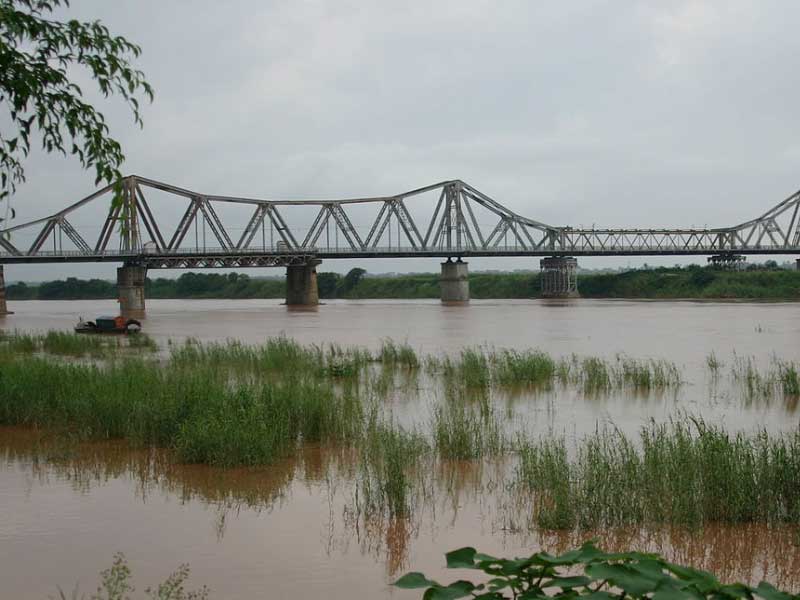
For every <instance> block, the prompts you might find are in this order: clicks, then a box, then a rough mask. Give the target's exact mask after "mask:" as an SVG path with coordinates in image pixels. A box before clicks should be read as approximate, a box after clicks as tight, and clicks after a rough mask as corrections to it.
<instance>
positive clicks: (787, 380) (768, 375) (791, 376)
mask: <svg viewBox="0 0 800 600" xmlns="http://www.w3.org/2000/svg"><path fill="white" fill-rule="evenodd" d="M731 377H732V379H733V381H734V383H736V384H738V385H739V386H740V387H741V389H742V391H743V393H744V395H745V397H746V398H748V399H751V398H766V399H770V398H772V397H774V396H780V395H782V396H784V397H795V398H796V397H798V396H800V372H798V367H797V365H796V364H795V363H793V362H790V361H784V360H780V359H778V358H777V357H773V358H772V360H771V362H770V364H769V366H768V367H766V368H765V369H759V367H758V365H757V364H756V362H755V359H754V358H753V357H743V356H736V355H734V360H733V364H732V366H731Z"/></svg>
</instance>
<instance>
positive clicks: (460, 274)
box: [439, 258, 469, 302]
mask: <svg viewBox="0 0 800 600" xmlns="http://www.w3.org/2000/svg"><path fill="white" fill-rule="evenodd" d="M439 288H440V289H441V298H442V302H469V270H468V269H467V263H465V262H464V261H462V260H461V259H460V258H459V259H458V260H457V261H455V262H453V261H452V260H450V259H449V258H448V259H447V261H446V262H443V263H442V273H441V276H440V277H439Z"/></svg>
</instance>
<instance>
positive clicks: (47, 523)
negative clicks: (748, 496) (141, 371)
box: [0, 300, 800, 599]
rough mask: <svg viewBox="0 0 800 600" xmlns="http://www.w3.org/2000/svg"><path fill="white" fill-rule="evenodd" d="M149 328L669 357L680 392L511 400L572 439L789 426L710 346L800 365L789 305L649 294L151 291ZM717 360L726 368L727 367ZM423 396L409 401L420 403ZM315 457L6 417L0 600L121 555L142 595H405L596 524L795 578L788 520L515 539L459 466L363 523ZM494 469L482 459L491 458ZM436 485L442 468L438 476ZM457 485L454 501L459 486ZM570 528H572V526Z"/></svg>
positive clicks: (41, 305) (79, 306)
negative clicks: (413, 499) (143, 443)
mask: <svg viewBox="0 0 800 600" xmlns="http://www.w3.org/2000/svg"><path fill="white" fill-rule="evenodd" d="M9 308H10V309H11V310H14V311H15V314H14V315H11V316H9V317H6V318H5V319H4V320H3V322H2V323H0V326H2V327H3V328H5V329H7V330H13V329H17V330H20V331H45V330H50V329H64V330H66V329H69V328H71V327H72V325H74V323H75V322H76V321H77V318H78V317H79V316H83V317H84V318H93V317H95V316H97V315H99V314H104V313H109V314H113V313H114V312H115V310H116V303H115V302H114V301H62V302H43V301H28V302H14V303H11V304H10V307H9ZM144 328H145V330H146V331H147V332H148V333H149V334H150V335H151V336H152V337H154V338H155V339H156V340H157V341H158V342H159V344H160V345H161V346H162V347H163V348H167V347H168V346H169V344H170V343H176V342H180V341H182V340H184V339H185V338H189V337H191V338H197V339H199V340H202V341H219V340H226V339H237V340H241V341H243V342H246V343H254V344H255V343H260V342H262V341H264V340H265V339H266V338H267V337H270V336H278V335H285V336H287V337H291V338H295V339H297V340H298V341H300V342H302V343H304V344H306V343H315V344H327V343H337V344H341V345H348V346H349V345H357V346H365V347H368V348H371V349H375V348H377V347H378V346H379V345H380V343H381V341H382V340H383V339H385V338H391V339H394V340H397V341H407V342H408V343H409V344H410V345H411V346H413V347H414V348H416V349H417V350H419V351H421V352H424V353H428V354H439V353H458V352H459V351H460V350H461V349H462V348H463V347H465V346H475V345H483V346H488V347H494V348H511V349H527V348H539V349H542V350H545V351H547V352H548V353H550V354H552V355H554V356H562V355H570V354H573V353H575V354H578V355H581V356H601V357H614V356H616V355H617V354H619V353H624V354H626V355H629V356H631V357H635V358H654V359H664V360H668V361H671V362H674V363H676V364H677V365H678V367H679V369H680V371H681V374H682V376H683V378H684V379H685V381H686V384H685V385H684V386H682V387H681V388H680V390H678V391H675V392H670V393H668V394H665V395H648V396H641V395H633V394H630V393H623V392H620V393H618V394H612V395H609V396H607V397H603V398H587V397H585V396H583V395H581V394H577V393H574V392H565V391H560V390H555V391H551V392H549V393H547V394H544V395H538V396H527V395H524V394H523V395H522V396H515V397H514V398H513V399H508V402H509V405H510V406H511V410H512V411H513V412H515V414H517V415H518V416H519V417H520V419H522V420H523V421H524V422H525V426H527V427H534V428H538V429H539V430H541V431H542V432H546V431H553V430H555V431H559V432H565V433H567V434H569V435H571V436H575V437H577V436H580V435H581V434H582V433H585V432H590V431H592V430H593V429H595V428H596V427H598V426H600V425H606V424H613V425H614V426H618V427H620V428H622V429H623V430H626V431H635V430H636V429H637V428H638V427H640V426H641V425H642V424H643V423H645V422H646V421H647V420H648V419H650V418H654V419H656V420H664V419H668V418H670V417H671V416H674V415H676V414H679V413H681V412H687V413H691V414H694V415H699V416H702V417H703V418H705V419H707V420H709V421H710V422H714V423H722V424H724V425H725V426H726V427H728V428H733V429H744V430H747V429H752V428H755V427H765V428H766V429H768V430H769V431H780V430H788V429H795V428H797V427H798V420H799V419H800V414H798V411H797V403H796V402H795V401H786V400H784V399H780V400H776V401H769V402H766V401H761V402H746V401H743V400H742V398H741V397H740V395H739V394H738V393H737V391H736V390H735V389H734V387H732V386H727V385H712V382H710V381H709V375H708V373H707V366H706V363H707V358H708V356H709V355H710V354H711V353H714V355H715V356H717V357H718V358H719V359H720V360H721V361H723V363H724V364H725V365H731V364H733V362H734V361H735V360H736V356H738V357H740V358H741V357H752V360H753V361H754V362H755V363H757V364H759V365H767V364H769V363H770V361H772V360H773V359H774V358H775V357H778V358H780V359H783V360H792V361H800V305H798V304H793V303H743V302H735V303H734V302H731V303H721V302H655V301H644V302H641V301H621V300H620V301H597V300H574V301H553V302H549V301H540V300H530V301H514V300H510V301H496V300H492V301H479V300H475V301H472V302H471V303H470V304H469V305H465V306H442V305H441V304H440V303H439V302H436V301H425V300H421V301H397V300H393V301H363V302H362V301H330V302H329V303H327V304H325V305H323V306H320V307H318V308H317V309H314V310H290V309H287V308H286V307H284V306H282V305H281V304H280V303H279V302H278V301H272V300H239V301H229V300H151V301H149V302H148V306H147V316H146V319H145V320H144ZM724 368H727V366H726V367H724ZM426 406H427V403H426V399H425V394H424V393H419V394H417V395H416V396H415V398H414V399H413V400H412V401H410V402H409V403H406V404H405V405H404V409H403V410H404V411H405V413H407V414H406V415H405V416H406V418H415V416H416V417H418V415H420V414H424V413H425V410H427V408H426ZM327 454H328V451H327V450H326V449H324V448H308V449H307V456H304V457H303V460H287V461H285V462H284V463H281V464H279V465H274V466H272V467H270V468H264V469H230V470H222V469H214V468H210V467H205V466H192V465H176V464H174V463H172V462H171V461H170V460H169V458H168V457H166V456H164V455H163V453H161V452H159V451H145V450H131V449H130V448H128V447H127V446H126V445H125V444H122V443H116V442H115V443H104V444H79V445H74V444H67V445H65V444H64V443H62V442H59V441H58V440H56V439H54V438H53V436H50V435H47V434H44V433H42V432H31V431H26V430H21V429H16V428H6V429H0V590H2V592H1V593H0V596H2V597H8V598H47V597H48V596H50V595H54V594H55V593H56V586H61V587H62V588H63V589H64V590H65V591H66V592H67V593H68V592H69V591H71V589H72V588H73V587H74V586H75V584H76V583H79V584H80V589H81V590H82V591H83V592H84V593H90V592H91V591H93V590H94V588H95V586H96V581H97V574H98V572H99V571H100V570H101V569H103V568H105V567H107V566H109V565H110V562H111V557H112V555H113V553H114V552H118V551H119V552H124V553H125V555H126V557H127V558H128V560H129V562H130V565H131V567H132V570H133V572H134V578H135V582H136V584H137V588H138V589H140V590H143V589H144V587H146V585H150V584H153V583H155V582H157V581H159V580H163V579H164V578H165V577H166V576H167V574H168V573H169V572H171V571H172V570H174V569H175V568H176V567H177V566H178V565H179V564H180V563H188V564H189V565H190V566H191V568H192V577H191V580H190V581H191V582H193V583H195V584H196V585H201V584H207V585H208V586H209V587H210V588H211V590H212V594H211V597H212V598H242V599H243V598H253V597H270V598H305V597H315V596H319V595H322V594H324V595H326V596H328V597H330V598H345V597H347V598H350V597H364V598H381V597H397V598H416V597H420V594H418V593H413V592H403V591H400V590H395V589H393V588H391V587H390V586H389V585H388V582H389V581H391V580H392V579H393V578H394V577H396V576H397V575H399V574H402V573H403V572H405V571H408V570H420V571H424V572H426V574H431V575H434V576H438V577H440V578H441V579H444V580H448V579H451V578H453V579H454V577H449V576H448V575H447V574H446V573H444V572H443V570H442V569H441V566H442V564H443V554H444V552H446V551H448V550H451V549H454V548H456V547H459V546H463V545H473V546H476V547H478V548H479V550H481V551H484V552H489V553H500V554H503V553H504V554H517V555H520V554H525V553H530V552H531V551H533V550H535V549H538V548H540V547H545V548H547V549H549V550H554V549H566V548H567V547H569V545H570V544H573V545H574V544H575V543H578V542H580V539H582V538H585V537H588V536H591V535H597V536H599V537H600V539H601V542H604V543H605V544H607V545H609V546H611V547H623V546H626V545H638V546H643V547H646V548H651V549H654V550H659V551H663V552H665V553H667V555H668V556H670V557H671V558H674V559H676V560H681V561H684V562H693V563H695V564H699V565H700V566H703V567H704V568H710V569H713V570H715V571H718V572H719V573H720V574H721V575H723V576H726V577H736V578H746V579H751V580H754V581H757V580H759V579H760V578H761V577H765V576H766V577H769V578H771V579H772V580H773V581H775V582H777V583H781V584H783V585H784V586H786V587H791V588H794V589H795V590H798V589H800V587H799V586H800V576H799V575H797V574H798V573H800V551H798V548H797V543H798V539H797V532H796V531H794V530H792V529H790V528H771V529H770V528H767V527H764V526H746V527H731V526H718V527H711V528H707V529H706V530H705V531H703V532H691V531H685V530H673V529H664V530H659V531H656V532H654V531H648V532H643V531H635V530H614V531H604V532H588V533H584V534H580V535H578V534H555V533H548V532H545V531H533V532H531V531H520V530H518V529H517V528H515V527H513V526H510V525H509V517H508V510H507V507H503V506H502V501H501V500H497V498H495V497H494V496H493V497H492V498H489V497H488V496H486V495H484V494H482V493H481V492H480V491H479V490H482V489H485V487H482V486H474V485H470V481H471V480H473V479H475V478H477V479H488V480H491V477H492V475H491V473H490V472H483V471H480V472H476V467H475V465H461V466H459V465H455V466H453V471H452V472H451V473H450V475H448V477H449V476H452V481H450V483H449V484H448V487H449V489H450V493H448V494H442V496H441V499H440V500H439V501H437V502H436V503H434V507H433V508H431V509H428V510H426V511H425V512H424V514H422V515H421V516H420V518H419V519H416V520H414V521H413V522H392V523H374V524H367V525H368V526H366V527H365V526H364V524H359V523H358V522H357V520H353V519H351V518H349V517H348V514H349V513H348V505H347V498H348V496H349V490H348V489H346V488H347V486H348V485H349V483H348V482H347V480H346V479H338V478H335V477H334V478H332V477H331V475H330V470H329V469H327V468H326V464H327V462H326V461H327V460H328V459H327ZM487 471H488V469H487ZM443 478H444V476H443ZM453 489H455V491H456V493H453ZM576 536H577V537H576Z"/></svg>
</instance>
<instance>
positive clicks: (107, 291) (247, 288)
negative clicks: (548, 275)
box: [6, 265, 800, 300]
mask: <svg viewBox="0 0 800 600" xmlns="http://www.w3.org/2000/svg"><path fill="white" fill-rule="evenodd" d="M317 282H318V285H319V293H320V297H321V298H325V299H330V298H351V299H369V298H438V297H439V275H438V274H437V273H429V274H427V273H426V274H416V275H397V276H380V277H374V276H367V274H366V271H364V269H352V270H351V271H350V272H349V273H347V275H339V274H338V273H319V275H318V277H317ZM469 285H470V295H471V297H472V298H536V297H538V296H539V289H540V282H539V275H538V274H537V273H470V276H469ZM578 288H579V290H580V293H581V296H583V297H584V298H741V299H748V298H749V299H800V272H798V271H794V270H787V269H780V268H777V266H773V265H768V266H766V267H760V268H751V269H750V270H747V271H722V270H716V269H713V268H710V267H700V266H696V265H691V266H688V267H683V268H680V267H669V268H655V269H639V270H634V271H626V272H622V273H602V274H598V273H590V274H583V275H580V276H579V278H578ZM145 294H146V296H147V297H148V298H283V297H284V294H285V282H284V281H283V280H282V279H258V278H251V277H249V276H248V275H244V274H239V273H229V274H224V275H223V274H219V273H184V274H183V275H181V276H180V277H178V278H177V279H164V278H157V279H148V280H147V283H146V289H145ZM6 295H7V297H8V299H10V300H80V299H102V298H116V297H117V289H116V284H115V283H114V282H110V281H105V280H102V279H89V280H83V279H76V278H74V277H70V278H68V279H66V280H65V281H48V282H45V283H40V284H25V283H15V284H12V285H9V286H8V287H7V289H6Z"/></svg>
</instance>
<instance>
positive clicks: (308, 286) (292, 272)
mask: <svg viewBox="0 0 800 600" xmlns="http://www.w3.org/2000/svg"><path fill="white" fill-rule="evenodd" d="M321 263H322V261H321V260H313V261H310V262H309V263H307V264H305V265H292V266H289V267H286V306H316V305H317V304H319V289H318V288H317V265H319V264H321Z"/></svg>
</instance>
